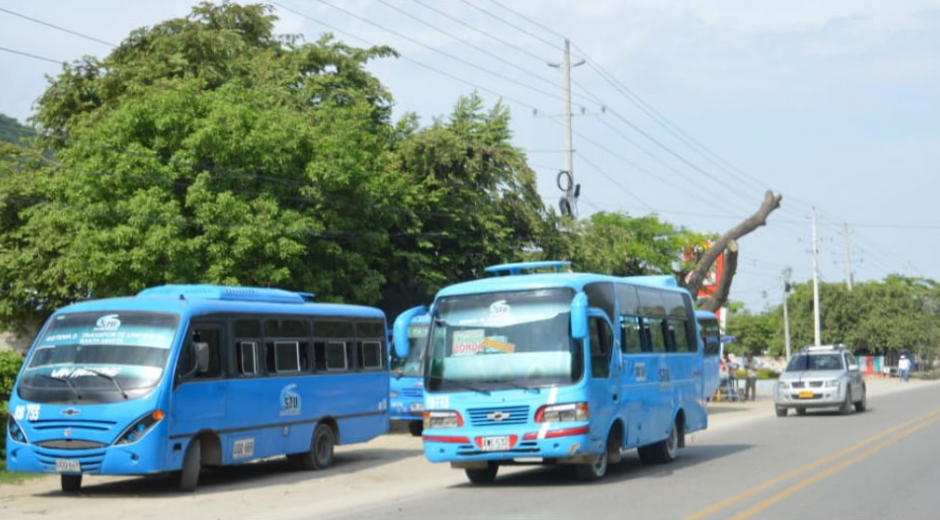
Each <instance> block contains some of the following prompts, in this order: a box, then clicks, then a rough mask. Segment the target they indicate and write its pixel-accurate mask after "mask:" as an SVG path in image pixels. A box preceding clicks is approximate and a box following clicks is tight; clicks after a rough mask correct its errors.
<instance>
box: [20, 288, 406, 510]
mask: <svg viewBox="0 0 940 520" xmlns="http://www.w3.org/2000/svg"><path fill="white" fill-rule="evenodd" d="M309 296H310V295H309V294H305V293H296V292H290V291H286V290H281V289H270V288H253V287H228V286H217V285H165V286H159V287H153V288H148V289H145V290H143V291H141V292H139V293H138V294H137V295H135V296H130V297H119V298H108V299H99V300H90V301H84V302H80V303H75V304H72V305H69V306H66V307H63V308H62V309H59V310H57V311H56V312H55V313H54V314H53V315H52V316H51V317H50V318H49V319H48V320H47V321H46V323H45V324H44V325H43V327H42V329H41V331H40V332H39V334H38V335H37V337H36V340H35V341H34V343H33V345H32V346H31V348H30V350H29V352H28V354H27V358H26V359H25V361H24V364H23V368H22V369H21V371H20V373H19V375H18V377H17V380H16V383H15V386H14V390H13V394H12V395H11V397H10V402H9V411H10V421H9V424H8V425H7V432H6V436H7V468H8V469H9V470H12V471H24V472H34V473H58V474H60V476H61V477H60V478H61V486H62V490H63V491H66V492H75V491H78V490H79V489H80V487H81V484H82V476H83V475H149V474H155V473H163V472H177V473H178V479H179V480H178V485H179V489H180V490H182V491H192V490H194V489H195V488H196V485H197V483H198V480H199V474H200V470H201V468H203V467H219V466H226V465H231V464H239V463H243V462H247V461H251V460H257V459H261V458H267V457H274V456H282V455H286V457H287V459H288V461H289V462H290V466H291V467H293V468H296V469H321V468H326V467H328V466H330V465H331V464H332V463H333V452H334V447H335V446H336V445H341V444H352V443H360V442H365V441H368V440H370V439H373V438H375V437H377V436H379V435H382V434H385V433H388V430H389V415H388V385H389V370H388V362H387V360H388V352H387V349H388V339H387V338H388V327H387V323H386V318H385V314H384V313H383V312H382V311H381V310H379V309H376V308H372V307H365V306H358V305H345V304H328V303H314V302H312V301H310V298H309Z"/></svg>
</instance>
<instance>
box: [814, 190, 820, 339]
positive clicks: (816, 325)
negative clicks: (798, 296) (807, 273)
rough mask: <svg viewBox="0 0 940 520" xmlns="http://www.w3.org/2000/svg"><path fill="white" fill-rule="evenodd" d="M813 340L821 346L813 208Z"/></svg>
mask: <svg viewBox="0 0 940 520" xmlns="http://www.w3.org/2000/svg"><path fill="white" fill-rule="evenodd" d="M813 332H814V335H813V339H814V342H815V343H814V345H816V346H817V347H818V346H819V345H821V343H820V340H819V336H820V333H819V248H818V246H817V242H816V208H813Z"/></svg>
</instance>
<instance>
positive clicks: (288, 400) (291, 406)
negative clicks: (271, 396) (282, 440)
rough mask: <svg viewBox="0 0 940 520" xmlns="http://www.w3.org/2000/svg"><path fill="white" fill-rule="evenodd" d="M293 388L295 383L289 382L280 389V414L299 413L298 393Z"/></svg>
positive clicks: (295, 386)
mask: <svg viewBox="0 0 940 520" xmlns="http://www.w3.org/2000/svg"><path fill="white" fill-rule="evenodd" d="M295 388H297V385H296V384H289V385H287V386H285V387H284V388H283V389H282V390H281V416H284V415H298V414H300V394H298V393H297V392H295V391H294V389H295Z"/></svg>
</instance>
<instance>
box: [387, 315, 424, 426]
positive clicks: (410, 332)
mask: <svg viewBox="0 0 940 520" xmlns="http://www.w3.org/2000/svg"><path fill="white" fill-rule="evenodd" d="M424 309H425V308H424V307H423V306H422V307H420V310H421V311H423V310H424ZM402 316H407V317H408V319H409V324H408V325H406V326H403V328H402V331H406V332H404V333H405V334H407V336H408V355H407V356H405V357H404V358H401V359H399V361H398V363H396V365H395V366H393V367H392V375H391V380H390V387H389V394H388V398H389V399H388V400H389V412H390V413H391V416H390V418H391V420H392V421H400V422H404V423H406V424H407V425H408V431H409V432H411V435H413V436H415V437H419V436H420V435H421V431H422V429H423V422H424V369H423V367H424V365H423V364H422V361H423V358H424V346H425V344H426V343H427V341H428V328H429V326H430V323H431V319H430V317H429V316H428V315H427V314H421V315H419V316H416V317H414V318H411V313H409V312H408V311H406V312H405V313H403V314H402ZM400 317H401V316H400ZM397 321H398V320H397V319H396V322H397ZM395 333H397V331H396V332H395Z"/></svg>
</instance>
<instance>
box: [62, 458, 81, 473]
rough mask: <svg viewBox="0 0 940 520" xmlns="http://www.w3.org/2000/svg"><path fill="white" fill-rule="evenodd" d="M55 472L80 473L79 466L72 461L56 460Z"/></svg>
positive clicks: (75, 461) (76, 462)
mask: <svg viewBox="0 0 940 520" xmlns="http://www.w3.org/2000/svg"><path fill="white" fill-rule="evenodd" d="M55 470H56V472H57V473H81V472H82V466H81V464H80V463H79V462H78V461H77V460H74V459H56V460H55Z"/></svg>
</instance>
